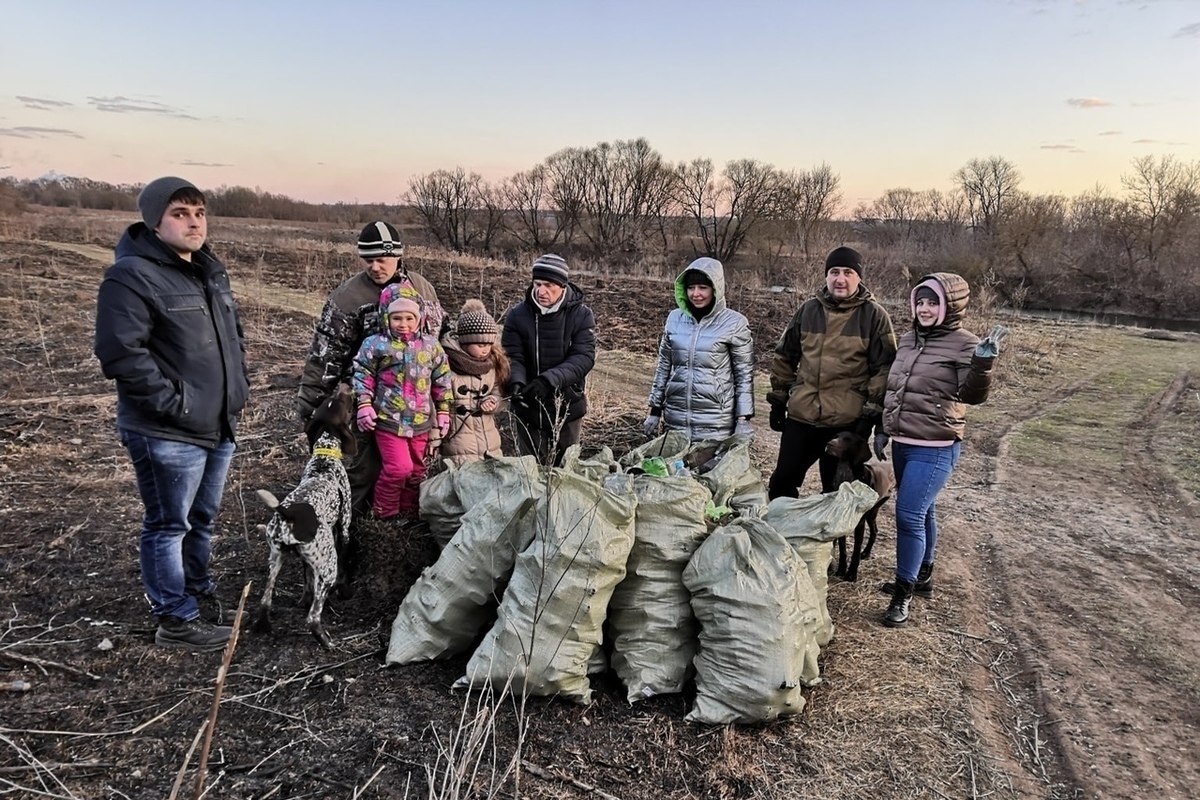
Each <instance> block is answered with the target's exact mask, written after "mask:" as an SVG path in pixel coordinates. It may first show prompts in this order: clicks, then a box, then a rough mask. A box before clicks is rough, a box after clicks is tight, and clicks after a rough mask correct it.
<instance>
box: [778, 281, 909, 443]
mask: <svg viewBox="0 0 1200 800" xmlns="http://www.w3.org/2000/svg"><path fill="white" fill-rule="evenodd" d="M895 355H896V334H895V333H893V332H892V320H891V317H889V316H888V313H887V311H886V310H884V308H883V306H881V305H879V303H877V302H875V299H874V296H873V295H872V294H871V292H870V291H868V290H867V288H866V287H865V286H863V287H861V288H860V289H859V291H858V292H857V293H856V294H855V295H854V296H853V297H850V298H847V299H846V300H842V301H838V300H836V299H834V297H833V296H832V295H830V294H829V290H828V289H822V290H821V291H820V292H819V293H818V294H817V296H816V297H814V298H812V299H810V300H807V301H805V302H804V304H803V305H801V306H800V310H799V311H797V312H796V315H795V316H794V317H792V321H791V322H789V323H788V326H787V328H786V329H785V330H784V332H783V335H782V336H780V337H779V343H778V344H777V345H775V360H774V361H773V362H772V364H771V391H770V392H769V393H768V394H767V401H768V402H770V403H771V405H773V406H778V405H782V404H784V403H786V404H787V412H788V416H789V417H791V418H792V419H795V420H799V421H800V422H806V423H808V424H810V425H816V426H818V427H821V428H838V427H845V426H848V425H853V424H854V423H855V421H857V420H858V418H859V417H864V416H865V417H872V416H878V415H879V414H880V412H881V411H882V410H883V392H884V388H885V387H886V385H887V374H888V367H890V366H891V364H892V359H893V358H894V357H895Z"/></svg>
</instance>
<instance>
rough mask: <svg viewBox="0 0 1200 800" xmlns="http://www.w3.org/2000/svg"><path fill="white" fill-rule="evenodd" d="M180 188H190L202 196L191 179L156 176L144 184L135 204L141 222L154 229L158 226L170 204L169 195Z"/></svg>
mask: <svg viewBox="0 0 1200 800" xmlns="http://www.w3.org/2000/svg"><path fill="white" fill-rule="evenodd" d="M180 189H191V190H193V191H194V192H196V194H198V195H200V196H201V197H203V196H204V193H203V192H201V191H200V190H199V189H197V188H196V186H195V185H194V184H193V183H192V182H191V181H185V180H184V179H183V178H175V177H166V178H156V179H154V180H152V181H150V182H149V183H147V184H146V186H145V188H143V189H142V191H141V194H139V195H138V199H137V204H138V210H139V211H141V212H142V222H144V223H146V227H147V228H149V229H150V230H154V229H155V228H157V227H158V223H160V222H162V217H163V214H165V213H166V211H167V206H169V205H171V195H173V194H175V193H176V192H178V191H179V190H180Z"/></svg>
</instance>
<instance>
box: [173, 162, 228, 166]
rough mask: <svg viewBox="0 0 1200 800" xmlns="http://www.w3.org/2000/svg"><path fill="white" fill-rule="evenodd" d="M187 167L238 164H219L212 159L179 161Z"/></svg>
mask: <svg viewBox="0 0 1200 800" xmlns="http://www.w3.org/2000/svg"><path fill="white" fill-rule="evenodd" d="M179 163H180V164H181V165H182V166H185V167H234V166H237V165H236V164H218V163H215V162H211V161H181V162H179Z"/></svg>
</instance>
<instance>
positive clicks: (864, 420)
mask: <svg viewBox="0 0 1200 800" xmlns="http://www.w3.org/2000/svg"><path fill="white" fill-rule="evenodd" d="M882 421H883V420H882V418H881V417H879V416H878V415H876V414H864V415H862V416H861V417H859V418H858V422H855V423H854V432H855V433H857V434H858V435H859V436H861V437H862V438H864V439H866V440H867V441H868V442H869V441H871V429H872V428H874V427H875V426H876V425H878V424H879V423H880V422H882Z"/></svg>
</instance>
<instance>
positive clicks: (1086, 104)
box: [1067, 97, 1112, 108]
mask: <svg viewBox="0 0 1200 800" xmlns="http://www.w3.org/2000/svg"><path fill="white" fill-rule="evenodd" d="M1067 105H1069V106H1075V107H1076V108H1104V107H1105V106H1111V105H1112V103H1111V102H1109V101H1108V100H1101V99H1100V98H1099V97H1071V98H1068V99H1067Z"/></svg>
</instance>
